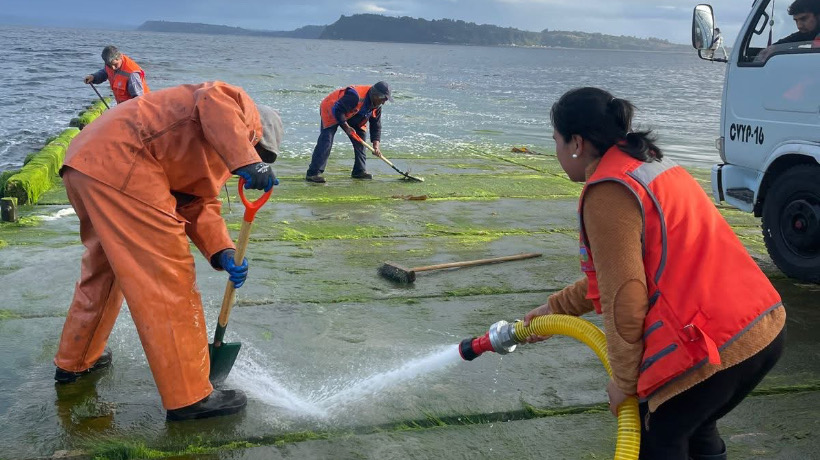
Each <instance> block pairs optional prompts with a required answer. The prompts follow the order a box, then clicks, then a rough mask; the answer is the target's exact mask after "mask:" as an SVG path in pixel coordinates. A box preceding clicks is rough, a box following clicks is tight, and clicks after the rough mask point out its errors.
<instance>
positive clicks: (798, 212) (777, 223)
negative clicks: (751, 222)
mask: <svg viewBox="0 0 820 460" xmlns="http://www.w3.org/2000/svg"><path fill="white" fill-rule="evenodd" d="M763 241H764V242H765V243H766V249H768V251H769V256H771V258H772V260H773V261H774V263H775V265H777V267H778V268H780V270H782V271H783V273H784V274H786V276H788V277H791V278H795V279H798V280H801V281H808V282H811V283H820V166H814V165H800V166H794V167H792V168H790V169H787V170H786V171H785V172H784V173H783V174H781V175H779V176H778V177H777V178H775V180H774V183H773V184H772V186H771V188H770V189H769V191H768V193H767V194H766V197H765V198H764V201H763Z"/></svg>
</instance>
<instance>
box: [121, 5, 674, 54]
mask: <svg viewBox="0 0 820 460" xmlns="http://www.w3.org/2000/svg"><path fill="white" fill-rule="evenodd" d="M137 30H141V31H150V32H185V33H200V34H213V35H247V36H265V37H293V38H321V39H326V40H358V41H371V42H399V43H443V44H451V45H482V46H543V47H560V48H596V49H618V50H647V51H649V50H652V51H683V50H689V47H688V46H686V45H679V44H675V43H670V42H669V41H668V40H661V39H659V38H647V39H644V38H637V37H630V36H624V35H620V36H616V35H604V34H599V33H589V32H566V31H557V30H547V29H544V30H542V31H541V32H530V31H526V30H520V29H515V28H512V27H498V26H493V25H488V24H476V23H473V22H464V21H455V20H452V19H436V20H432V21H428V20H426V19H417V18H411V17H408V16H404V17H391V16H382V15H378V14H356V15H353V16H344V15H343V16H341V17H340V18H339V20H337V21H336V22H334V23H333V24H330V25H328V26H304V27H300V28H298V29H296V30H291V31H273V30H267V31H266V30H251V29H243V28H241V27H230V26H222V25H213V24H200V23H192V22H170V21H146V22H145V23H143V24H142V25H141V26H139V27H138V28H137Z"/></svg>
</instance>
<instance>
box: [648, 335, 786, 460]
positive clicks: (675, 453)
mask: <svg viewBox="0 0 820 460" xmlns="http://www.w3.org/2000/svg"><path fill="white" fill-rule="evenodd" d="M785 341H786V329H785V328H784V329H783V330H782V331H780V334H778V336H777V337H776V338H775V339H774V340H773V341H772V343H770V344H769V345H767V346H766V348H764V349H762V350H760V352H758V353H757V354H756V355H754V356H752V357H751V358H749V359H747V360H745V361H743V362H742V363H740V364H738V365H736V366H732V367H730V368H728V369H726V370H723V371H720V372H718V373H716V374H715V375H713V376H711V377H709V378H708V379H706V380H704V381H703V382H701V383H699V384H697V385H695V386H694V387H692V388H690V389H688V390H686V391H684V392H683V393H681V394H679V395H677V396H675V397H674V398H672V399H670V400H669V401H666V402H665V403H663V404H661V406H660V407H658V410H656V411H655V412H653V413H651V414H649V417H647V413H648V412H649V405H648V404H647V403H641V404H640V411H641V421H642V422H643V423H642V424H641V454H640V458H641V459H642V460H650V459H651V460H688V459H690V458H691V459H695V460H697V459H709V458H714V459H719V458H726V457H725V454H724V455H721V454H723V452H724V451H725V448H726V447H725V444H724V443H723V440H722V439H721V438H720V433H718V429H717V424H716V422H717V421H718V420H719V419H721V418H722V417H723V416H724V415H726V414H728V413H729V412H730V411H731V410H732V409H734V408H735V407H736V406H737V405H738V404H739V403H740V401H742V400H743V398H745V397H746V396H747V395H748V394H749V393H750V392H751V391H752V390H753V389H754V387H756V386H757V384H758V383H760V381H761V380H763V377H764V376H765V375H766V374H767V373H768V372H769V371H770V370H771V369H772V367H774V365H775V363H777V360H778V359H779V358H780V355H781V354H782V352H783V346H784V344H785Z"/></svg>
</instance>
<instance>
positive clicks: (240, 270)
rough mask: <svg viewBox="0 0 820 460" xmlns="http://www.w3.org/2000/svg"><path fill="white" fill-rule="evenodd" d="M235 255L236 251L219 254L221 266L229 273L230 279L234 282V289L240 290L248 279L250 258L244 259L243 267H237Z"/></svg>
mask: <svg viewBox="0 0 820 460" xmlns="http://www.w3.org/2000/svg"><path fill="white" fill-rule="evenodd" d="M235 255H236V250H234V249H223V250H222V251H221V252H220V253H219V266H220V267H222V269H223V270H225V271H226V272H228V279H230V280H231V281H233V287H234V288H236V289H239V288H240V287H242V285H243V284H245V279H246V278H247V277H248V258H247V257H246V258H244V259H242V265H239V266H237V265H236V263H235V262H234V260H233V258H234V256H235Z"/></svg>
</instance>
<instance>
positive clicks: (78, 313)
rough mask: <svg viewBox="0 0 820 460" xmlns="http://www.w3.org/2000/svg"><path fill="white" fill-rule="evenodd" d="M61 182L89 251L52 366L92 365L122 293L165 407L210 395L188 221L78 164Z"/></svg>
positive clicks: (80, 367) (70, 368)
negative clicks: (88, 172) (105, 181)
mask: <svg viewBox="0 0 820 460" xmlns="http://www.w3.org/2000/svg"><path fill="white" fill-rule="evenodd" d="M63 181H64V182H65V186H66V191H67V192H68V198H69V201H71V204H72V206H74V209H75V211H76V212H77V216H78V217H79V219H80V238H81V239H82V242H83V245H85V247H86V251H85V253H84V254H83V258H82V270H81V276H80V281H79V282H78V283H77V286H76V289H75V291H74V299H73V301H72V302H71V307H70V308H69V311H68V317H67V318H66V322H65V325H64V326H63V335H62V338H61V340H60V348H59V351H58V352H57V356H56V358H55V360H54V362H55V364H56V365H57V366H58V367H60V368H61V369H65V370H68V371H74V372H78V371H82V370H85V369H88V368H89V367H91V365H93V364H94V362H95V361H96V360H97V359H98V358H99V357H100V355H101V354H102V352H103V349H104V348H105V344H106V341H107V340H108V336H109V334H110V333H111V329H112V328H113V327H114V322H115V321H116V320H117V315H118V314H119V311H120V307H121V305H122V300H123V294H124V295H125V297H126V298H127V299H128V308H129V310H130V312H131V316H132V318H133V319H134V323H135V324H136V326H137V331H139V334H140V341H141V342H142V347H143V349H144V350H145V355H146V357H147V359H148V364H149V366H150V367H151V372H152V373H153V375H154V380H155V382H156V384H157V388H158V390H159V394H160V396H161V397H162V405H163V406H164V407H165V408H166V409H178V408H180V407H185V406H188V405H190V404H193V403H195V402H197V401H199V400H201V399H203V398H205V397H206V396H208V395H209V394H210V393H211V391H213V387H212V386H211V383H210V382H209V380H208V375H209V373H210V360H209V356H208V337H207V330H206V327H205V317H204V313H203V310H202V300H201V297H200V294H199V290H198V288H197V286H196V279H195V276H196V274H195V271H194V258H193V256H192V255H191V252H190V249H189V245H188V237H187V236H186V234H185V223H184V222H181V221H179V220H177V219H175V218H173V217H172V216H169V215H168V214H166V213H163V212H160V211H159V210H157V209H155V208H154V207H152V206H149V205H147V204H145V203H143V202H141V201H139V200H137V199H135V198H132V197H130V196H128V195H126V194H123V193H121V192H120V191H118V190H116V189H115V188H113V187H110V186H108V185H105V184H103V183H102V182H100V181H98V180H96V179H93V178H91V177H89V176H86V175H85V174H83V173H81V172H79V171H76V170H74V169H70V168H66V169H65V170H64V172H63ZM158 260H161V261H162V263H157V261H158Z"/></svg>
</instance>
